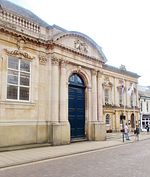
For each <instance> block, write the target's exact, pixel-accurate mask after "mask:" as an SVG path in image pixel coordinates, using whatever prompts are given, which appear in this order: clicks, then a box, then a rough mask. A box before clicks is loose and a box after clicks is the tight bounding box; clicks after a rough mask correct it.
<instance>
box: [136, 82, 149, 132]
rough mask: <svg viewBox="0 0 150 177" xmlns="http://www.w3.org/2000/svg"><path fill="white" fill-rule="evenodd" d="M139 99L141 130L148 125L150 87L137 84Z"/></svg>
mask: <svg viewBox="0 0 150 177" xmlns="http://www.w3.org/2000/svg"><path fill="white" fill-rule="evenodd" d="M138 91H139V100H140V125H141V129H142V130H146V126H147V125H148V126H149V127H150V87H149V86H140V85H139V86H138Z"/></svg>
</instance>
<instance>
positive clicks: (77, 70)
mask: <svg viewBox="0 0 150 177" xmlns="http://www.w3.org/2000/svg"><path fill="white" fill-rule="evenodd" d="M73 73H77V74H79V75H80V76H81V78H82V79H83V80H84V83H85V87H86V88H90V87H91V81H90V77H89V75H88V74H87V72H86V71H85V70H84V69H83V68H81V67H77V68H74V69H70V70H68V71H67V79H69V77H70V76H71V75H72V74H73Z"/></svg>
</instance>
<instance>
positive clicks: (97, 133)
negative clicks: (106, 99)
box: [88, 70, 106, 141]
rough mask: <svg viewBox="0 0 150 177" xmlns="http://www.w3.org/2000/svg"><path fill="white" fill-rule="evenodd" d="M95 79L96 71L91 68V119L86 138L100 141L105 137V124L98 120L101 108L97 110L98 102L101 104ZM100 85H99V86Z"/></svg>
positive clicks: (96, 79)
mask: <svg viewBox="0 0 150 177" xmlns="http://www.w3.org/2000/svg"><path fill="white" fill-rule="evenodd" d="M97 81H98V78H97V71H95V70H93V71H92V93H91V97H92V98H91V106H92V115H91V116H92V119H91V121H89V122H88V139H89V140H93V141H100V140H105V139H106V136H105V135H106V127H105V124H104V123H103V122H100V120H99V119H98V114H99V116H100V115H101V114H102V109H101V108H100V109H99V110H98V104H99V105H101V106H102V100H100V102H98V99H97V98H98V93H99V96H100V92H98V87H97V86H98V85H97ZM100 84H101V83H100ZM100 87H101V86H100V85H99V88H100ZM100 89H102V88H100ZM100 99H101V98H100ZM101 119H102V118H101Z"/></svg>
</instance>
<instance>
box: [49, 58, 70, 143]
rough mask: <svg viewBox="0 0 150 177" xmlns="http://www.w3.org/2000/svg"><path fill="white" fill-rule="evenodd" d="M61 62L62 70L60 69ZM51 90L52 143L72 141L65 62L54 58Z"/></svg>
mask: <svg viewBox="0 0 150 177" xmlns="http://www.w3.org/2000/svg"><path fill="white" fill-rule="evenodd" d="M59 64H60V66H61V67H60V70H59ZM51 83H52V89H51V90H52V92H51V113H52V124H51V143H52V144H53V145H61V144H68V143H70V126H69V123H68V121H67V109H68V106H67V98H68V97H67V93H68V92H67V85H66V84H67V83H66V68H65V62H64V61H62V60H61V62H60V59H57V58H56V57H54V58H52V82H51Z"/></svg>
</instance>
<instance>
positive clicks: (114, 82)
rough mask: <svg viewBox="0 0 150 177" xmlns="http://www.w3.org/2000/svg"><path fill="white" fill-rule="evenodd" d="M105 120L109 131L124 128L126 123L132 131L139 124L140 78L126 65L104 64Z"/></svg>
mask: <svg viewBox="0 0 150 177" xmlns="http://www.w3.org/2000/svg"><path fill="white" fill-rule="evenodd" d="M102 78H103V83H102V84H103V120H105V123H106V129H107V132H112V131H113V132H114V131H120V130H122V123H123V122H122V116H125V117H124V118H125V120H124V124H125V123H127V124H128V125H129V128H130V131H133V130H134V129H135V126H136V124H139V119H140V115H139V100H138V89H137V84H138V82H137V81H138V78H139V76H138V75H137V74H136V73H133V72H129V71H127V70H126V68H125V66H123V65H121V67H120V68H116V67H113V66H109V65H106V64H104V65H103V76H102Z"/></svg>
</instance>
